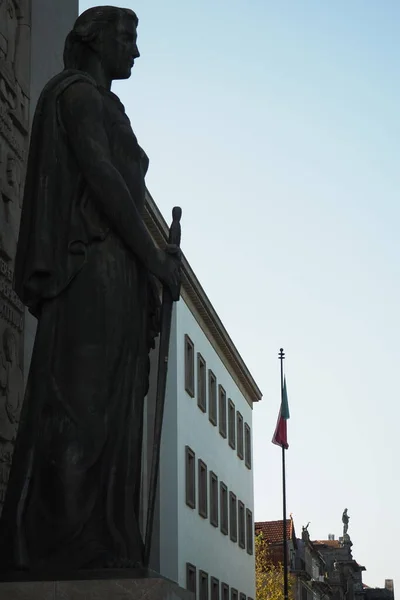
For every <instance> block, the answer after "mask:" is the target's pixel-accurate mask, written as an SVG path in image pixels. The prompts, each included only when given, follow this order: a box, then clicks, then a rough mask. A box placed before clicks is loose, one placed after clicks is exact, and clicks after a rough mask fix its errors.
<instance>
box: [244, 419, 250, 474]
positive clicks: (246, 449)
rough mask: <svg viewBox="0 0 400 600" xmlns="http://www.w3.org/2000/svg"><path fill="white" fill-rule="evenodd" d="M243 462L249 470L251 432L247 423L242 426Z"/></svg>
mask: <svg viewBox="0 0 400 600" xmlns="http://www.w3.org/2000/svg"><path fill="white" fill-rule="evenodd" d="M244 462H245V465H246V467H247V468H248V469H251V431H250V427H249V425H248V424H247V423H245V424H244Z"/></svg>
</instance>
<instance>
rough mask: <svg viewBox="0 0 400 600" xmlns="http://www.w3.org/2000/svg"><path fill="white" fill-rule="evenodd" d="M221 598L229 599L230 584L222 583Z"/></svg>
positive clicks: (223, 599)
mask: <svg viewBox="0 0 400 600" xmlns="http://www.w3.org/2000/svg"><path fill="white" fill-rule="evenodd" d="M221 600H229V585H228V584H227V583H221Z"/></svg>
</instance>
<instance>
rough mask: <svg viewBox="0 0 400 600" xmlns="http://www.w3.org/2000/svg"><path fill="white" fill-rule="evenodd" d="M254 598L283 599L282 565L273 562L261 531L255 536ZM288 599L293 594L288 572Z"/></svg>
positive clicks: (291, 579)
mask: <svg viewBox="0 0 400 600" xmlns="http://www.w3.org/2000/svg"><path fill="white" fill-rule="evenodd" d="M254 541H255V559H256V600H284V593H283V565H282V564H281V563H277V564H276V563H275V562H274V561H273V560H272V558H271V552H270V549H269V548H268V544H267V542H266V540H265V539H264V537H263V534H262V533H259V534H258V535H256V536H255V539H254ZM288 584H289V586H288V587H289V600H292V599H293V597H294V595H293V591H294V587H295V586H294V585H293V578H292V575H291V574H290V573H289V577H288Z"/></svg>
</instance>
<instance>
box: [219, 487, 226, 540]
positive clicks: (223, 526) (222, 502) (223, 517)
mask: <svg viewBox="0 0 400 600" xmlns="http://www.w3.org/2000/svg"><path fill="white" fill-rule="evenodd" d="M219 496H220V497H219V503H220V507H221V508H220V510H221V532H222V533H223V534H224V535H228V488H227V487H226V485H225V484H224V483H223V481H221V483H220V484H219Z"/></svg>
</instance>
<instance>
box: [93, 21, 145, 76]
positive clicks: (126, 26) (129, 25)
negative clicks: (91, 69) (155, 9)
mask: <svg viewBox="0 0 400 600" xmlns="http://www.w3.org/2000/svg"><path fill="white" fill-rule="evenodd" d="M136 41H137V31H136V25H135V22H134V20H133V19H129V18H126V19H124V18H122V19H119V20H118V21H117V22H116V23H115V25H114V26H113V27H110V28H109V30H108V31H107V33H106V35H105V36H104V38H103V47H102V64H103V67H104V68H105V71H106V72H107V75H108V76H109V77H110V79H128V77H130V76H131V70H132V67H133V65H134V62H135V59H136V58H139V56H140V53H139V50H138V47H137V43H136Z"/></svg>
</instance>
